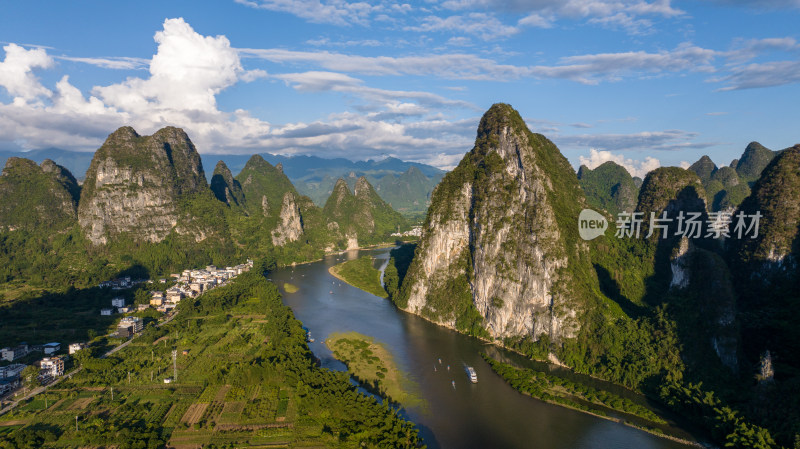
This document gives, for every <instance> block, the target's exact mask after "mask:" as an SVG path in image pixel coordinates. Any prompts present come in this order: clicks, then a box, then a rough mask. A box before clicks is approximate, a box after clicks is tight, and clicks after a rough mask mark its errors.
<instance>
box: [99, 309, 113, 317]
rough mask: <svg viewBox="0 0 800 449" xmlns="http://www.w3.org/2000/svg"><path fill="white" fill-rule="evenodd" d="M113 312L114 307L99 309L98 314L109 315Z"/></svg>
mask: <svg viewBox="0 0 800 449" xmlns="http://www.w3.org/2000/svg"><path fill="white" fill-rule="evenodd" d="M112 313H114V309H100V315H102V316H111V314H112Z"/></svg>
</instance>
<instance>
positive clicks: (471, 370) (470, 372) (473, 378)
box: [465, 366, 478, 384]
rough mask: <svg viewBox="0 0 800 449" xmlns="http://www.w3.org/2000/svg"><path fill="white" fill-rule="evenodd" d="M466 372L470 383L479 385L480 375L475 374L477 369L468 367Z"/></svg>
mask: <svg viewBox="0 0 800 449" xmlns="http://www.w3.org/2000/svg"><path fill="white" fill-rule="evenodd" d="M465 371H466V372H467V377H469V381H470V382H472V383H474V384H476V383H478V374H477V373H475V368H473V367H471V366H468V367H466V369H465Z"/></svg>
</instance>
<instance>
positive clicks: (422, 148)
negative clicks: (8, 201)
mask: <svg viewBox="0 0 800 449" xmlns="http://www.w3.org/2000/svg"><path fill="white" fill-rule="evenodd" d="M155 42H156V44H157V50H156V52H155V55H154V56H153V58H152V59H151V60H150V62H149V65H148V67H147V68H148V71H149V76H144V77H129V78H127V79H126V80H125V81H123V82H120V83H116V84H111V85H104V86H95V87H94V88H93V89H91V93H90V94H88V95H87V94H85V93H83V92H81V90H80V89H78V88H77V87H75V86H73V85H72V84H71V83H70V80H69V77H68V76H66V75H65V76H63V77H62V78H61V79H60V80H59V81H58V82H57V83H56V84H55V87H54V90H52V91H51V90H50V89H48V88H46V87H44V86H43V85H42V84H41V83H40V82H39V81H38V79H37V78H36V77H35V76H34V73H33V72H34V70H36V69H44V68H52V67H53V58H52V57H50V56H49V55H47V53H46V50H44V49H34V50H25V49H23V48H22V47H20V46H17V45H13V44H9V45H8V46H7V47H6V58H5V61H4V62H3V63H2V64H3V65H2V69H3V70H2V72H0V73H2V77H1V78H0V80H2V86H3V87H5V88H6V90H8V91H9V93H11V94H12V95H14V96H15V98H20V99H23V100H24V101H22V100H21V101H14V102H12V103H10V104H3V103H0V148H2V149H20V148H22V149H33V148H44V147H47V146H58V147H60V148H64V149H77V150H91V149H95V148H97V147H98V146H99V145H100V144H101V143H102V141H103V139H104V138H105V136H107V135H108V133H109V132H110V131H112V130H113V129H115V128H117V127H119V126H122V125H131V126H133V127H134V128H136V129H137V130H138V131H139V132H141V133H143V134H149V133H152V132H154V131H156V130H157V129H158V128H161V127H163V126H167V125H173V126H179V127H182V128H184V129H186V131H187V132H188V133H189V135H190V136H191V138H192V140H193V141H194V142H195V143H196V145H197V146H198V149H199V150H200V151H201V152H231V153H252V152H254V151H270V152H275V153H280V154H313V153H317V154H319V153H324V154H326V155H329V156H341V157H348V158H357V159H362V158H363V159H365V158H375V157H378V156H380V155H384V154H388V155H392V156H397V157H402V158H404V159H407V160H417V161H421V162H431V163H435V164H437V165H443V166H449V164H451V162H452V160H453V159H454V158H460V156H461V155H463V153H464V151H466V149H467V148H468V144H469V142H468V140H467V139H465V138H464V136H463V134H461V133H462V132H463V131H464V130H463V129H462V127H461V126H457V127H455V128H448V126H449V124H450V122H448V121H447V120H445V119H443V118H441V117H440V116H439V114H440V112H439V111H437V112H436V113H435V114H431V109H432V108H437V109H441V108H468V109H474V106H473V105H471V104H469V103H466V102H463V101H454V100H449V99H447V98H444V97H442V96H440V95H436V94H433V93H429V92H421V91H401V90H387V89H379V88H374V87H370V86H368V85H366V83H365V82H364V81H363V80H360V79H358V78H355V77H352V76H349V75H346V74H343V73H336V72H327V71H309V72H298V73H285V74H275V75H272V74H267V73H266V72H265V71H263V70H249V71H248V70H245V69H244V68H243V66H242V63H241V60H240V57H239V55H240V53H239V51H237V50H236V49H234V48H232V47H231V45H230V42H229V41H228V39H227V38H226V37H224V36H216V37H214V36H203V35H200V34H199V33H197V32H196V31H194V29H192V27H191V26H190V25H189V24H188V23H186V22H185V21H184V20H183V19H168V20H166V21H165V22H164V28H163V30H161V31H158V32H157V33H156V34H155ZM76 62H84V63H88V64H95V65H99V66H103V64H104V63H101V62H99V60H96V59H95V58H87V60H85V61H83V60H82V61H76ZM107 68H112V67H107ZM262 77H270V78H272V79H280V80H282V81H284V82H285V83H286V84H287V85H288V86H290V87H291V88H293V89H295V90H297V91H300V92H325V91H328V92H334V93H339V94H345V95H349V96H352V97H353V98H355V99H357V100H358V102H357V103H356V105H355V107H354V108H355V109H356V111H355V112H344V113H338V114H332V115H329V116H327V117H325V118H322V119H320V120H317V121H313V122H310V123H306V122H294V123H286V124H278V125H273V124H270V123H267V122H264V121H262V120H259V119H258V118H255V117H253V116H251V115H250V114H249V113H248V112H247V111H245V110H241V109H239V110H235V111H232V112H225V111H221V110H220V109H219V107H218V105H217V101H216V97H217V95H219V93H220V92H222V91H223V90H225V89H226V88H229V87H230V86H232V85H234V84H236V83H239V82H248V81H253V80H255V79H258V78H262ZM29 99H30V100H34V99H35V100H37V101H36V102H28V101H27V100H29ZM39 99H41V101H40V100H39ZM473 126H474V125H473ZM437 128H439V129H440V131H439V132H437ZM432 148H435V149H436V151H435V152H431V149H432Z"/></svg>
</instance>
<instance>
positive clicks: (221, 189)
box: [211, 161, 244, 206]
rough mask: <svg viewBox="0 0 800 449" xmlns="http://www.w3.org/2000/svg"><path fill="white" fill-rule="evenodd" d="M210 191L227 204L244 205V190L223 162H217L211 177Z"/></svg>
mask: <svg viewBox="0 0 800 449" xmlns="http://www.w3.org/2000/svg"><path fill="white" fill-rule="evenodd" d="M211 191H212V192H214V196H215V197H217V199H218V200H220V201H222V202H223V203H225V204H227V205H229V206H244V192H242V186H241V184H239V181H237V180H236V179H233V174H231V171H230V169H228V166H227V165H225V163H224V162H222V161H219V162H217V166H216V167H214V175H213V176H212V177H211Z"/></svg>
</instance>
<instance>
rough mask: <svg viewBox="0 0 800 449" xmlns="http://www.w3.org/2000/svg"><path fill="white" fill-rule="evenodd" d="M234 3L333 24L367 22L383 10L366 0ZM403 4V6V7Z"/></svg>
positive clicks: (251, 0) (240, 0)
mask: <svg viewBox="0 0 800 449" xmlns="http://www.w3.org/2000/svg"><path fill="white" fill-rule="evenodd" d="M235 1H236V3H239V4H241V5H245V6H249V7H251V8H256V9H264V10H268V11H279V12H285V13H289V14H293V15H295V16H297V17H300V18H301V19H305V20H308V21H309V22H311V23H330V24H334V25H350V24H359V25H366V24H368V23H369V19H370V16H371V15H373V14H375V13H379V12H381V11H383V10H384V8H383V7H382V6H380V5H377V6H373V5H370V4H369V3H367V2H348V1H345V0H331V1H326V0H235ZM399 6H400V8H399V9H398V8H393V11H401V12H402V11H404V10H408V9H410V6H409V5H399ZM404 6H405V8H404Z"/></svg>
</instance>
